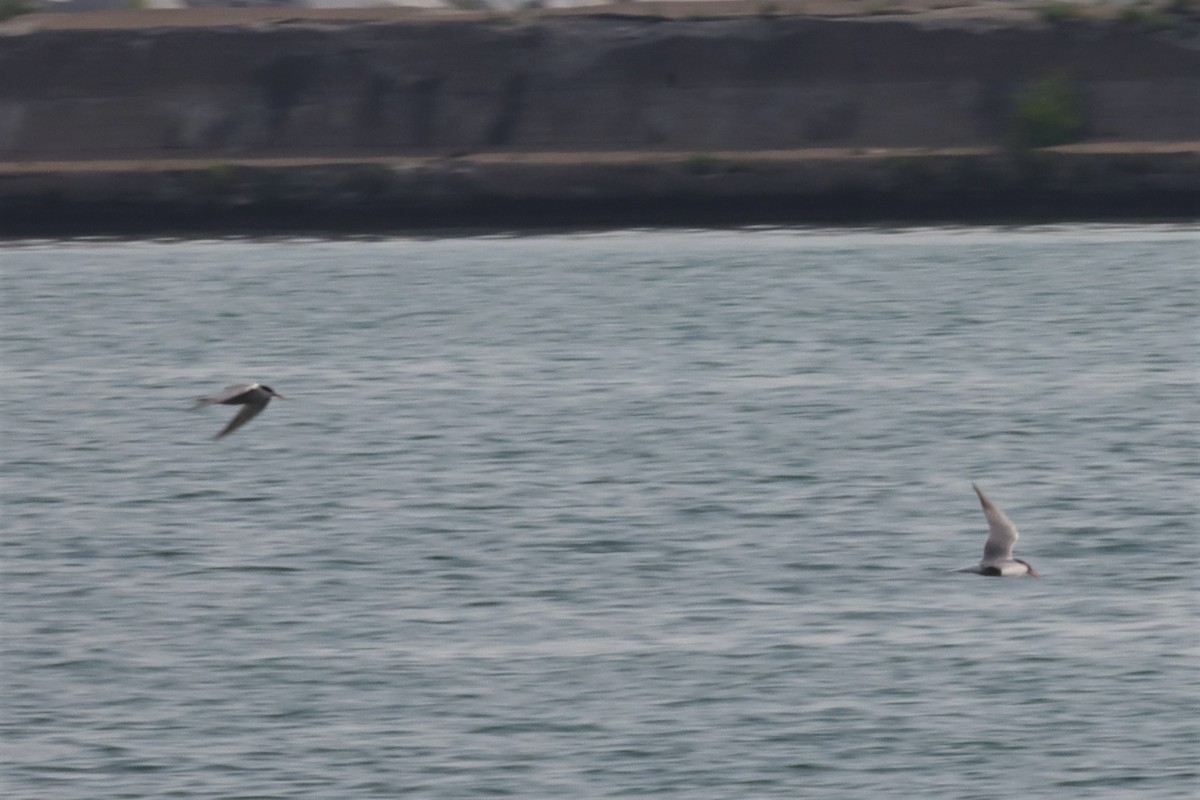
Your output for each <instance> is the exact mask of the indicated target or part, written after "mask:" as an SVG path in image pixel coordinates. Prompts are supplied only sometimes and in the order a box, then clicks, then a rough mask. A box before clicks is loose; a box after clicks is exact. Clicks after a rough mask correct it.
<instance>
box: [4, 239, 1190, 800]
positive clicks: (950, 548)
mask: <svg viewBox="0 0 1200 800" xmlns="http://www.w3.org/2000/svg"><path fill="white" fill-rule="evenodd" d="M1198 256H1200V229H1198V228H1196V227H1194V226H1187V227H1180V226H1125V227H1117V226H1063V227H1045V228H1016V229H1000V228H951V229H907V230H894V231H885V230H758V231H691V232H670V231H660V232H650V231H626V232H614V233H607V234H591V235H555V236H531V237H519V238H516V237H478V238H456V239H387V240H372V241H367V240H364V241H319V240H313V241H299V240H281V241H182V242H104V241H95V242H87V241H82V242H25V243H12V244H9V245H5V246H0V269H2V281H3V283H2V285H0V290H2V298H0V312H2V324H3V329H2V334H3V349H2V353H3V355H2V358H0V369H2V376H3V387H4V389H3V400H4V406H3V408H4V411H3V440H4V448H3V452H4V459H3V466H4V480H3V497H4V499H3V539H2V543H0V546H2V550H0V554H2V559H0V567H2V569H3V575H2V576H0V622H2V626H3V649H4V652H3V657H2V658H0V672H2V674H0V679H2V680H0V686H2V687H3V688H2V689H0V710H2V711H3V713H2V714H0V724H2V728H3V734H4V747H3V751H2V758H3V765H2V768H0V774H2V775H3V776H4V777H3V778H2V779H0V786H3V787H4V789H5V792H4V793H5V795H6V796H8V797H14V798H23V799H25V800H43V799H44V800H66V799H68V798H80V799H81V800H82V798H89V799H91V798H99V797H103V798H135V797H136V798H140V797H155V798H169V797H175V798H211V797H255V798H289V799H290V798H330V797H346V798H392V797H418V798H435V799H440V798H447V799H450V798H454V799H456V800H459V799H461V798H469V797H493V796H499V797H503V796H510V797H519V798H565V797H570V798H601V797H620V798H626V797H633V796H645V797H663V798H688V799H689V800H692V799H693V798H699V799H701V800H703V799H705V798H729V799H730V800H734V799H740V798H797V797H814V798H863V797H872V798H877V799H878V798H914V797H921V798H956V799H958V798H996V797H1020V798H1056V799H1057V798H1063V797H1088V798H1127V797H1138V798H1176V797H1177V798H1184V797H1191V796H1192V795H1193V792H1194V791H1195V787H1196V785H1197V777H1198V772H1200V771H1198V770H1197V768H1196V767H1195V760H1194V757H1195V743H1196V741H1197V737H1198V735H1200V726H1198V724H1197V722H1196V720H1197V719H1198V718H1200V717H1198V715H1197V713H1196V712H1197V710H1198V709H1197V705H1198V703H1197V699H1198V696H1200V686H1198V685H1197V679H1196V670H1195V668H1196V649H1195V643H1196V638H1195V600H1196V574H1197V567H1198V566H1200V564H1198V562H1200V552H1198V545H1197V516H1196V511H1197V508H1196V496H1197V493H1196V490H1197V476H1198V474H1200V458H1198V449H1197V431H1198V430H1200V426H1198V423H1200V413H1198V411H1197V404H1196V396H1197V392H1196V389H1197V368H1198V364H1200V359H1198V351H1197V344H1198V338H1197V332H1198V326H1197V316H1198V311H1200V280H1198V266H1197V265H1198V264H1200V257H1198ZM255 380H257V381H263V382H266V383H269V384H270V385H271V386H273V387H274V388H275V389H276V390H278V391H280V392H281V393H283V394H284V395H285V396H286V397H287V399H286V400H276V401H273V402H272V403H271V405H270V407H269V408H267V410H266V411H265V412H264V413H263V414H262V415H261V416H260V417H258V418H257V419H255V420H254V421H253V422H251V423H250V424H249V425H248V426H246V427H245V428H243V429H242V430H240V431H238V432H237V433H235V434H234V435H232V436H230V437H229V438H227V439H224V440H221V441H218V442H214V441H212V440H211V439H210V437H211V436H212V434H214V433H215V432H216V431H217V430H219V429H220V427H221V426H222V425H223V424H224V423H225V421H226V419H227V418H228V416H230V415H231V413H232V412H231V411H229V410H227V409H224V408H220V409H209V410H206V411H203V412H194V413H193V412H190V411H189V410H188V409H189V406H190V404H191V401H192V400H193V398H195V397H197V396H200V395H204V394H208V393H212V392H214V391H216V390H218V389H220V388H221V387H222V386H224V385H225V384H226V383H233V382H240V381H255ZM971 481H977V482H979V483H980V484H981V485H982V486H984V487H985V488H986V489H987V490H988V492H989V494H990V495H991V496H992V498H993V499H994V500H995V501H996V502H997V503H998V504H999V505H1000V506H1001V507H1003V508H1004V509H1005V510H1006V511H1007V513H1008V514H1009V516H1010V517H1012V518H1013V520H1014V521H1015V522H1016V523H1017V525H1018V526H1019V527H1020V529H1021V531H1022V534H1023V535H1022V538H1021V541H1020V543H1019V544H1018V546H1017V555H1018V556H1020V557H1024V558H1026V559H1028V560H1029V561H1031V562H1032V563H1033V564H1034V565H1035V566H1036V567H1037V568H1038V569H1039V570H1040V571H1041V573H1042V575H1043V578H1042V579H1041V580H1032V579H1010V580H999V579H986V578H981V577H976V576H972V575H964V574H959V573H956V572H954V570H955V569H958V568H961V567H965V566H969V565H971V564H974V563H976V562H977V561H978V559H979V557H980V555H981V552H982V545H983V539H984V536H985V534H986V527H985V523H984V520H983V517H982V514H981V513H980V511H979V507H978V503H977V501H976V500H975V497H974V495H973V494H972V492H971V488H970V483H971Z"/></svg>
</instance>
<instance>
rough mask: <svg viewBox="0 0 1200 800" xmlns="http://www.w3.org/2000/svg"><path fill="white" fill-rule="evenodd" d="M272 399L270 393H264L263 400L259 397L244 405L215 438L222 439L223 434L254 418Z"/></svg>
mask: <svg viewBox="0 0 1200 800" xmlns="http://www.w3.org/2000/svg"><path fill="white" fill-rule="evenodd" d="M270 399H271V398H270V395H264V396H263V398H262V399H261V400H258V399H257V398H253V399H251V400H250V402H248V403H246V405H244V406H242V408H241V410H239V411H238V413H237V414H235V415H234V417H233V419H231V420H229V424H228V425H226V426H225V428H224V430H222V431H221V432H220V433H218V434H217V435H216V436H214V437H213V438H214V439H220V438H221V437H222V436H228V435H229V434H231V433H233V432H234V431H236V430H237V429H238V428H240V427H242V426H243V425H245V424H246V423H247V422H249V421H250V420H252V419H254V417H255V416H256V415H257V414H258V412H260V411H262V410H263V409H264V408H266V407H267V402H268V401H269V400H270Z"/></svg>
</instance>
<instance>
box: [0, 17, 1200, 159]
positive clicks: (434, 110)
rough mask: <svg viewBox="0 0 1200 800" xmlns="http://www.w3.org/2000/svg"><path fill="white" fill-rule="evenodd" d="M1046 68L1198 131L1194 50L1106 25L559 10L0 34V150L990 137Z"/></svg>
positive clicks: (1101, 126)
mask: <svg viewBox="0 0 1200 800" xmlns="http://www.w3.org/2000/svg"><path fill="white" fill-rule="evenodd" d="M1048 76H1061V77H1062V78H1063V79H1064V80H1066V81H1069V82H1070V84H1071V85H1072V87H1074V89H1075V92H1076V94H1077V96H1078V98H1079V102H1080V104H1081V106H1082V111H1081V113H1082V118H1083V122H1084V124H1085V130H1084V132H1085V134H1086V135H1087V136H1088V137H1089V138H1095V139H1109V140H1114V139H1115V140H1169V139H1180V140H1196V139H1200V116H1198V115H1197V114H1196V113H1195V110H1194V109H1196V108H1198V107H1200V51H1198V50H1197V49H1196V48H1189V47H1187V46H1185V45H1184V44H1181V43H1178V42H1175V41H1172V40H1171V39H1170V38H1169V37H1168V38H1164V37H1155V36H1152V35H1150V34H1147V33H1144V32H1139V31H1136V30H1133V29H1129V28H1122V27H1120V26H1118V25H1113V24H1104V25H1095V26H1093V25H1085V24H1077V25H1070V26H1065V27H1058V28H1049V27H1035V26H1023V27H1008V28H994V29H988V30H984V29H970V28H966V27H957V28H955V27H936V28H934V27H920V26H917V25H913V24H906V23H903V22H881V21H873V20H844V21H831V20H814V19H804V18H798V17H782V18H728V19H701V20H672V21H663V20H652V19H636V18H617V17H573V18H551V19H543V20H535V21H531V22H528V23H522V24H512V23H502V22H495V21H474V22H465V21H464V22H446V21H442V22H435V23H429V22H412V23H406V24H388V25H342V26H325V27H317V26H296V27H292V26H276V27H272V28H259V29H251V28H233V27H231V28H219V29H203V28H196V29H175V30H129V31H115V30H105V31H47V32H42V33H28V34H25V35H13V36H8V37H6V38H4V39H3V40H2V42H0V157H3V158H7V159H37V158H61V157H70V158H139V157H153V156H187V155H194V156H235V155H268V154H279V155H287V154H334V153H339V152H344V153H354V152H367V153H369V152H377V153H393V154H404V153H413V154H420V153H457V152H471V151H476V150H489V149H505V150H516V151H547V150H549V151H553V150H629V149H663V150H677V151H678V150H683V151H707V150H743V149H790V148H804V147H815V146H845V147H911V146H918V147H945V146H956V145H997V144H1002V143H1004V141H1005V140H1006V137H1008V136H1009V135H1010V133H1011V130H1012V122H1013V115H1014V107H1015V105H1016V104H1017V103H1018V101H1019V98H1020V97H1021V96H1022V93H1024V92H1027V91H1028V88H1029V87H1030V86H1031V85H1033V84H1035V83H1036V82H1038V81H1040V80H1043V79H1045V78H1047V77H1048Z"/></svg>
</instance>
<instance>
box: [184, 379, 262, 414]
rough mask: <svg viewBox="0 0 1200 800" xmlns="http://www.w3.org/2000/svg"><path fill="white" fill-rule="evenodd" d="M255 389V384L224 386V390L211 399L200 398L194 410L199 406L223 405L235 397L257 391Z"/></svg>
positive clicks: (256, 386)
mask: <svg viewBox="0 0 1200 800" xmlns="http://www.w3.org/2000/svg"><path fill="white" fill-rule="evenodd" d="M257 388H258V384H257V383H234V384H231V385H229V386H226V387H225V388H224V389H222V390H221V391H220V393H218V394H215V395H213V396H212V397H201V398H200V399H199V400H198V401H197V402H196V405H195V408H200V407H201V406H212V405H216V404H218V403H224V402H227V401H229V400H232V399H233V398H235V397H237V396H238V395H240V394H245V393H246V392H249V391H251V390H252V389H257Z"/></svg>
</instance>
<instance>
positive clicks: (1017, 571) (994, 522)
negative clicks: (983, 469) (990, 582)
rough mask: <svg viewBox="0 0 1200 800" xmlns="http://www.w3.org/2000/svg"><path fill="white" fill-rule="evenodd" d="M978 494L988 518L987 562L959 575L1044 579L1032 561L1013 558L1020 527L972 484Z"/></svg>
mask: <svg viewBox="0 0 1200 800" xmlns="http://www.w3.org/2000/svg"><path fill="white" fill-rule="evenodd" d="M971 488H972V489H974V490H975V494H977V495H979V503H980V505H982V506H983V515H984V516H985V517H987V522H988V538H987V542H985V543H984V545H983V560H982V561H980V562H979V565H978V566H975V567H967V568H966V569H960V570H958V572H973V573H975V574H976V575H992V576H995V577H999V578H1012V577H1017V576H1020V575H1028V576H1029V577H1031V578H1038V577H1041V576H1040V575H1038V572H1037V570H1036V569H1034V568H1033V567H1032V566H1031V565H1030V563H1029V562H1028V561H1022V560H1021V559H1019V558H1013V556H1012V550H1013V545H1014V544H1016V543H1017V539H1018V538H1020V534H1018V533H1017V526H1016V525H1014V524H1013V523H1012V520H1010V519H1009V518H1008V517H1006V516H1004V512H1003V511H1001V510H1000V509H999V508H998V507H996V505H995V504H994V503H992V501H991V500H989V499H988V496H987V495H986V494H984V493H983V490H982V489H980V488H979V487H978V486H976V485H975V484H973V483H972V484H971Z"/></svg>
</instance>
